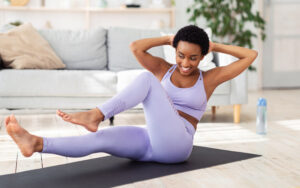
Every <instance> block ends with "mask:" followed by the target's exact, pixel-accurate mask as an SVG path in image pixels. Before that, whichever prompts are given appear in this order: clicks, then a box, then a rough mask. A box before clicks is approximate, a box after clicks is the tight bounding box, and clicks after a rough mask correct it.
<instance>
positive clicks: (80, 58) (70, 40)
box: [39, 27, 107, 70]
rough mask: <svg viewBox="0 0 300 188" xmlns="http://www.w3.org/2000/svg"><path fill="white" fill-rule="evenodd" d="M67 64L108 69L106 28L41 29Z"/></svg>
mask: <svg viewBox="0 0 300 188" xmlns="http://www.w3.org/2000/svg"><path fill="white" fill-rule="evenodd" d="M39 33H40V34H41V35H42V36H43V37H44V38H45V39H46V40H47V41H48V42H49V43H50V45H51V46H52V48H53V49H54V51H55V52H56V53H57V54H58V56H59V57H60V58H61V59H62V60H63V62H64V64H66V68H65V69H73V70H74V69H76V70H104V69H107V50H106V33H107V31H106V30H105V29H104V28H101V27H97V28H95V29H91V30H51V29H45V30H39Z"/></svg>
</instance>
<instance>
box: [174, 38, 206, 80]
mask: <svg viewBox="0 0 300 188" xmlns="http://www.w3.org/2000/svg"><path fill="white" fill-rule="evenodd" d="M203 58H204V56H203V55H202V54H201V47H200V46H199V45H197V44H193V43H189V42H186V41H179V42H178V45H177V48H176V63H177V65H178V69H179V72H180V73H181V74H182V75H185V76H187V75H190V74H192V73H193V72H194V71H198V65H199V62H200V61H201V60H202V59H203Z"/></svg>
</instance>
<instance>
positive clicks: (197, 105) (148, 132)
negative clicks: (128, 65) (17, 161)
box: [5, 25, 257, 163]
mask: <svg viewBox="0 0 300 188" xmlns="http://www.w3.org/2000/svg"><path fill="white" fill-rule="evenodd" d="M160 45H172V46H173V47H174V48H175V49H176V64H175V65H172V64H170V63H168V62H166V61H165V60H164V59H161V58H159V57H154V56H152V55H151V54H149V53H148V52H147V50H149V49H150V48H152V47H155V46H160ZM130 48H131V50H132V52H133V54H134V55H135V57H136V59H137V60H138V61H139V63H140V64H141V65H142V66H143V67H144V68H145V69H147V70H148V71H147V72H143V73H141V74H140V75H139V76H138V77H137V78H136V79H135V80H134V81H133V82H131V83H130V84H129V85H128V86H127V87H126V88H125V89H123V90H122V91H121V92H120V93H118V94H117V95H115V96H114V97H112V98H111V99H110V100H108V101H106V102H105V103H104V104H102V105H99V106H96V108H94V109H92V110H89V111H87V112H78V113H72V114H68V113H65V112H62V111H60V110H57V115H59V116H60V117H61V118H62V119H63V120H65V121H68V122H72V123H74V124H78V125H81V126H83V127H85V128H86V129H87V130H89V131H91V133H89V134H86V135H82V136H70V137H55V138H53V137H39V136H36V135H32V134H30V133H29V132H28V131H26V130H25V129H23V128H22V127H21V126H20V125H19V124H18V122H17V121H16V119H15V117H14V116H13V115H10V116H9V117H6V119H5V124H6V129H7V132H8V134H9V135H10V136H11V137H12V138H13V140H14V141H15V142H16V144H17V145H18V147H19V148H20V150H21V152H22V154H23V155H24V156H26V157H29V156H31V155H32V154H33V153H34V152H41V153H53V154H57V155H63V156H68V157H81V156H85V155H89V154H91V153H95V152H106V153H109V154H111V155H115V156H118V157H126V158H129V159H132V160H137V161H155V162H160V163H178V162H183V161H185V160H187V159H188V158H189V156H190V154H191V152H192V148H193V138H194V134H195V130H196V129H197V123H198V122H199V120H200V119H201V117H202V115H203V113H204V111H205V108H206V104H207V101H208V100H209V98H210V96H211V95H212V93H213V91H214V89H215V88H216V87H217V86H218V85H220V84H221V83H223V82H225V81H227V80H230V79H233V78H234V77H236V76H237V75H239V74H240V73H241V72H243V71H244V70H245V69H247V68H248V67H249V66H250V65H251V63H252V62H253V61H254V60H255V58H256V57H257V52H256V51H254V50H250V49H247V48H243V47H238V46H232V45H224V44H218V43H213V42H210V41H209V39H208V36H207V34H206V33H205V32H204V31H203V30H202V29H201V28H198V27H197V26H193V25H190V26H186V27H183V28H181V29H180V30H179V31H178V32H177V33H176V35H175V36H163V37H157V38H146V39H141V40H137V41H134V42H133V43H131V44H130ZM211 51H215V52H223V53H227V54H230V55H233V56H235V57H237V58H239V60H237V61H235V62H233V63H232V64H230V65H227V66H224V67H216V68H214V69H211V70H209V71H207V72H202V71H201V70H199V69H198V65H199V63H201V60H202V59H203V58H204V56H205V55H206V54H207V53H209V52H211ZM140 102H142V103H143V107H144V112H145V119H146V124H147V128H143V127H137V126H115V127H106V128H102V129H99V130H98V126H99V123H100V122H102V121H104V120H106V119H108V118H110V117H112V116H113V115H115V114H118V113H120V112H122V111H124V110H127V109H130V108H132V107H134V106H136V105H137V104H139V103H140Z"/></svg>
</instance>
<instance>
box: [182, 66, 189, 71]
mask: <svg viewBox="0 0 300 188" xmlns="http://www.w3.org/2000/svg"><path fill="white" fill-rule="evenodd" d="M182 69H183V70H184V71H187V70H190V68H184V67H182Z"/></svg>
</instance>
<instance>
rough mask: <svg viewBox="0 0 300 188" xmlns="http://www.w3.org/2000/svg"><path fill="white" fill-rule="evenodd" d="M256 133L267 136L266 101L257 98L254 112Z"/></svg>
mask: <svg viewBox="0 0 300 188" xmlns="http://www.w3.org/2000/svg"><path fill="white" fill-rule="evenodd" d="M256 133H257V134H267V100H266V99H265V98H259V99H258V101H257V112H256Z"/></svg>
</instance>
